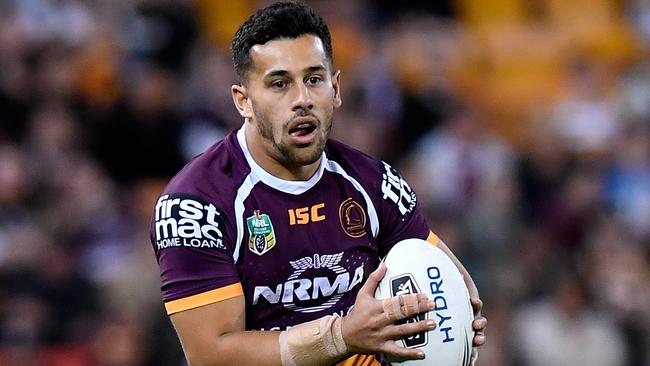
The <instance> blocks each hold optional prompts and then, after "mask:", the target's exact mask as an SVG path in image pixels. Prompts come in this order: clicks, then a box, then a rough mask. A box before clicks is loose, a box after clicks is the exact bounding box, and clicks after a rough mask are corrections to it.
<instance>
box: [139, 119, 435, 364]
mask: <svg viewBox="0 0 650 366" xmlns="http://www.w3.org/2000/svg"><path fill="white" fill-rule="evenodd" d="M416 202H417V200H416V196H415V193H414V192H413V191H412V190H411V188H410V187H409V186H408V184H407V183H406V182H405V181H404V180H403V179H402V178H401V177H400V176H399V175H398V173H397V172H396V171H395V170H394V169H393V168H391V167H390V166H389V165H388V164H386V163H384V162H381V161H378V160H376V159H373V158H371V157H369V156H367V155H365V154H363V153H361V152H359V151H357V150H354V149H352V148H350V147H348V146H346V145H343V144H341V143H339V142H336V141H332V140H329V141H328V142H327V145H326V148H325V151H324V153H323V155H322V157H321V162H320V166H319V168H318V171H317V172H316V173H315V174H314V176H313V177H312V178H310V179H309V180H307V181H286V180H282V179H279V178H276V177H274V176H272V175H270V174H269V173H267V172H266V171H264V170H263V169H262V168H261V167H260V166H259V165H257V163H255V161H254V160H253V159H252V157H251V155H250V153H249V151H248V149H247V147H246V142H245V138H244V129H243V128H242V129H240V130H239V131H237V132H232V133H230V134H229V135H228V136H227V137H226V138H225V139H223V140H222V141H220V142H218V143H216V144H215V145H213V146H212V147H211V148H209V149H208V150H207V151H206V152H204V153H203V154H202V155H200V156H198V157H196V158H195V159H194V160H192V161H191V162H190V163H189V164H188V165H187V166H185V168H183V170H181V171H180V172H179V173H178V174H177V175H176V176H175V177H174V178H173V179H172V180H171V182H170V183H169V185H168V186H167V187H166V188H165V190H164V191H163V193H162V195H161V196H160V197H159V199H158V201H157V203H156V206H155V210H154V216H153V223H152V232H151V235H152V244H153V248H154V250H155V253H156V257H157V259H158V263H159V265H160V271H161V280H162V292H163V298H164V301H165V307H166V309H167V312H168V313H169V314H172V313H175V312H179V311H183V310H188V309H192V308H195V307H199V306H202V305H206V304H210V303H214V302H217V301H221V300H224V299H227V298H231V297H234V296H240V295H243V296H244V297H245V300H246V328H247V329H249V330H284V329H286V328H287V327H288V326H291V325H295V324H299V323H303V322H306V321H309V320H313V319H316V318H320V317H322V316H325V315H330V314H334V313H337V314H341V315H344V314H345V313H346V312H347V311H348V310H349V309H350V307H351V306H352V305H353V303H354V300H355V297H356V294H357V291H358V290H359V288H360V287H361V285H362V284H363V283H364V282H365V280H366V278H367V277H368V275H369V274H370V273H371V272H372V271H374V270H375V269H376V268H377V265H378V264H379V259H380V257H382V256H384V255H385V254H386V253H387V252H388V250H389V249H390V248H391V247H392V246H393V245H394V244H395V243H396V242H398V241H400V240H402V239H406V238H421V239H427V238H429V235H430V232H429V228H428V226H427V224H426V221H425V218H424V216H423V215H422V213H421V212H420V211H419V209H418V208H417V206H416ZM432 237H433V235H432ZM430 239H431V238H430ZM371 357H372V356H371ZM361 363H363V364H372V363H367V361H364V362H356V363H354V362H350V363H346V364H349V365H352V364H361Z"/></svg>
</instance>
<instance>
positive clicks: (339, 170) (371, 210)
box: [325, 160, 379, 238]
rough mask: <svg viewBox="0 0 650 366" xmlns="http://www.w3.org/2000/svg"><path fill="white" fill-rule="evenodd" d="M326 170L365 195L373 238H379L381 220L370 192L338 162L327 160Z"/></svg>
mask: <svg viewBox="0 0 650 366" xmlns="http://www.w3.org/2000/svg"><path fill="white" fill-rule="evenodd" d="M325 169H326V170H329V171H330V172H332V173H335V174H339V175H341V176H342V177H343V178H345V179H346V180H348V181H349V182H350V183H352V186H354V188H355V189H356V190H357V191H359V192H360V193H361V195H363V199H364V200H366V205H367V206H368V216H369V217H370V230H371V231H372V236H373V237H375V238H376V237H377V235H379V218H378V217H377V210H375V205H374V204H373V203H372V200H371V199H370V196H368V192H366V190H365V189H364V188H363V186H361V184H360V183H359V182H358V181H357V180H356V179H354V178H352V177H351V176H349V175H348V173H347V172H346V171H345V169H343V167H342V166H340V165H339V164H338V163H337V162H335V161H332V160H327V165H326V166H325Z"/></svg>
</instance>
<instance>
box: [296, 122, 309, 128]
mask: <svg viewBox="0 0 650 366" xmlns="http://www.w3.org/2000/svg"><path fill="white" fill-rule="evenodd" d="M308 127H309V123H301V124H299V125H298V128H308Z"/></svg>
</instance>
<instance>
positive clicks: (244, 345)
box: [170, 296, 280, 365]
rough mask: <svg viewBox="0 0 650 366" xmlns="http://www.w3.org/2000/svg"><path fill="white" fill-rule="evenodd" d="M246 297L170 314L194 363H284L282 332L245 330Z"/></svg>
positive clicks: (187, 355) (190, 359) (190, 360)
mask: <svg viewBox="0 0 650 366" xmlns="http://www.w3.org/2000/svg"><path fill="white" fill-rule="evenodd" d="M245 314H246V313H245V303H244V297H243V296H237V297H233V298H230V299H226V300H223V301H219V302H215V303H212V304H209V305H205V306H201V307H198V308H194V309H190V310H186V311H181V312H178V313H174V314H172V315H170V319H171V321H172V324H173V325H174V328H175V329H176V333H177V334H178V338H179V339H180V341H181V344H182V346H183V351H184V352H185V356H186V357H187V359H188V362H189V364H190V365H280V351H279V345H278V332H255V331H251V332H247V331H245V323H246V315H245Z"/></svg>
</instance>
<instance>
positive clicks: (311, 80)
mask: <svg viewBox="0 0 650 366" xmlns="http://www.w3.org/2000/svg"><path fill="white" fill-rule="evenodd" d="M321 81H323V78H321V77H320V76H317V75H312V76H310V77H308V78H307V84H311V85H315V84H318V83H320V82H321Z"/></svg>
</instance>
